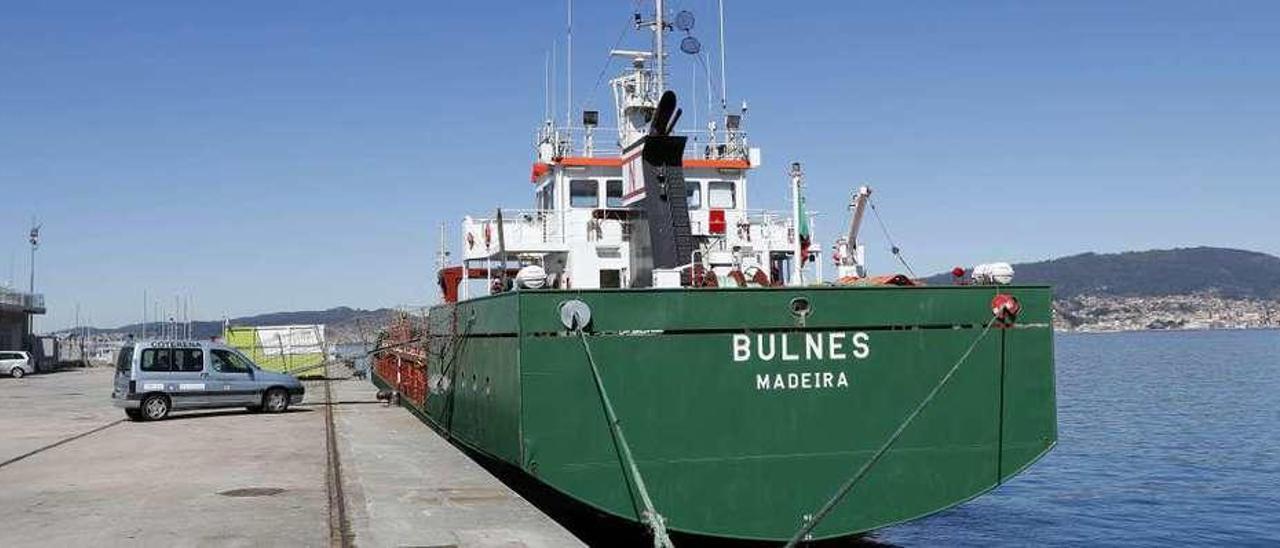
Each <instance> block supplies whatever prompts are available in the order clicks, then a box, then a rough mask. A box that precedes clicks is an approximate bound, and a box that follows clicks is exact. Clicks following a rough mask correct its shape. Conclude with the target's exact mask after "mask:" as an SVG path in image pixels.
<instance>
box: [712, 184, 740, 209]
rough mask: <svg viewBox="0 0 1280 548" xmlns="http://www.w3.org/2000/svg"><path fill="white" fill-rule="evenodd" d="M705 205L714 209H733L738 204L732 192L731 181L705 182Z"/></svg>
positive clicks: (735, 195) (734, 193) (732, 185)
mask: <svg viewBox="0 0 1280 548" xmlns="http://www.w3.org/2000/svg"><path fill="white" fill-rule="evenodd" d="M707 205H708V206H710V207H712V208H715V209H733V208H735V207H737V205H738V196H737V193H736V192H734V184H733V183H732V182H731V181H711V182H709V183H707Z"/></svg>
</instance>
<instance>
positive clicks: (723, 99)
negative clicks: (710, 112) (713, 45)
mask: <svg viewBox="0 0 1280 548" xmlns="http://www.w3.org/2000/svg"><path fill="white" fill-rule="evenodd" d="M719 3H720V110H721V111H724V110H727V109H728V108H729V107H728V103H727V101H728V99H727V97H728V96H729V84H728V83H726V81H725V70H724V0H720V2H719Z"/></svg>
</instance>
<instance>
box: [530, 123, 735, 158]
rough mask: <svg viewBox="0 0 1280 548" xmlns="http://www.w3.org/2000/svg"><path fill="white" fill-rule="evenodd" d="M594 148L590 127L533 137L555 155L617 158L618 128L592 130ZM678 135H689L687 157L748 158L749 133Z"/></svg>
mask: <svg viewBox="0 0 1280 548" xmlns="http://www.w3.org/2000/svg"><path fill="white" fill-rule="evenodd" d="M590 133H591V135H592V138H591V150H590V151H588V150H587V134H588V131H587V128H584V127H568V128H565V127H560V128H555V129H554V130H551V131H550V132H548V130H546V129H540V130H538V131H537V133H536V134H535V136H534V145H535V147H536V146H539V145H541V144H542V143H543V142H548V141H549V142H550V143H551V146H552V147H553V148H554V150H555V151H556V156H560V157H564V156H594V157H599V158H608V157H617V156H620V155H621V154H622V147H621V146H619V145H618V131H617V128H607V127H598V128H595V129H594V130H592V131H591V132H590ZM675 134H676V135H682V136H685V137H688V138H689V140H688V141H687V142H686V143H685V146H684V157H685V158H702V159H716V160H719V159H740V160H745V159H747V156H748V151H747V132H745V131H735V132H732V133H730V132H726V131H724V130H717V131H714V132H713V131H710V130H705V129H700V130H689V131H677V132H676V133H675Z"/></svg>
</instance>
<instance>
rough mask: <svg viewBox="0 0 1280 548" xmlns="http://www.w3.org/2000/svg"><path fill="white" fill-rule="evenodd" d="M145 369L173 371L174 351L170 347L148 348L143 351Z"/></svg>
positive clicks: (143, 367) (143, 368)
mask: <svg viewBox="0 0 1280 548" xmlns="http://www.w3.org/2000/svg"><path fill="white" fill-rule="evenodd" d="M142 370H143V371H173V351H172V349H170V348H148V349H146V350H143V351H142Z"/></svg>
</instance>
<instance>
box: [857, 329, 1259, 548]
mask: <svg viewBox="0 0 1280 548" xmlns="http://www.w3.org/2000/svg"><path fill="white" fill-rule="evenodd" d="M1055 352H1056V356H1057V385H1058V445H1057V447H1055V448H1054V449H1053V451H1051V452H1050V453H1049V454H1048V455H1047V456H1045V457H1044V458H1043V459H1042V460H1041V461H1040V462H1038V463H1036V464H1034V465H1033V466H1032V467H1031V468H1030V469H1028V470H1027V471H1025V472H1023V474H1022V475H1020V476H1018V477H1016V478H1014V479H1013V480H1012V481H1010V482H1009V483H1007V484H1005V485H1004V486H1001V487H1000V488H998V489H996V490H995V491H993V492H991V493H988V494H986V495H984V496H982V497H979V498H977V499H975V500H973V501H970V502H968V503H966V504H963V505H960V506H958V507H956V508H953V509H951V510H948V511H946V512H942V513H939V514H937V515H934V516H932V517H929V518H926V519H922V520H919V521H915V522H911V523H907V524H904V525H900V526H897V527H891V528H888V529H884V530H881V531H878V532H876V533H875V534H874V535H872V536H871V537H870V538H868V539H867V540H868V541H870V542H871V543H885V544H894V545H903V546H986V545H1018V546H1036V545H1040V546H1043V545H1125V546H1168V545H1174V544H1195V545H1203V544H1211V545H1230V546H1261V545H1269V546H1280V330H1258V331H1169V332H1140V333H1114V334H1063V335H1059V336H1058V337H1057V339H1056V347H1055Z"/></svg>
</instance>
